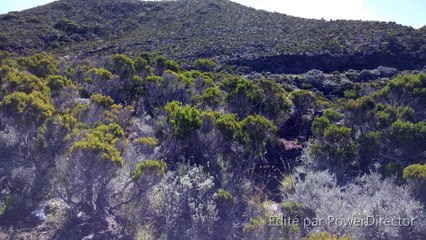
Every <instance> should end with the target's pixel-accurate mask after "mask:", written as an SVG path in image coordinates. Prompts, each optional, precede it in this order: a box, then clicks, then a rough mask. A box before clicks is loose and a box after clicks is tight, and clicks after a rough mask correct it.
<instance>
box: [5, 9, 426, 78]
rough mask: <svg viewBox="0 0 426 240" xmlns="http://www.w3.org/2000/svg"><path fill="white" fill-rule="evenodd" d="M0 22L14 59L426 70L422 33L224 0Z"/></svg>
mask: <svg viewBox="0 0 426 240" xmlns="http://www.w3.org/2000/svg"><path fill="white" fill-rule="evenodd" d="M0 23H1V25H2V26H3V28H2V30H0V49H3V50H8V51H13V52H17V53H19V54H27V53H33V52H37V51H44V50H48V51H53V52H56V53H60V54H68V55H79V56H97V55H107V54H110V53H112V52H114V53H115V52H123V53H130V54H131V55H132V54H134V53H135V52H139V51H157V52H160V53H162V54H165V55H167V56H168V57H171V58H173V59H178V60H182V61H184V62H185V61H186V62H188V63H190V62H192V61H193V60H195V59H196V58H215V59H216V60H218V61H219V62H222V63H226V64H231V65H239V66H246V67H249V68H250V69H252V70H255V71H259V72H261V71H269V72H275V73H279V72H286V73H301V72H306V71H308V70H310V69H313V68H316V69H320V70H323V71H326V72H332V71H334V70H339V71H342V70H347V69H351V68H353V69H374V68H376V67H378V66H381V65H383V66H389V67H395V68H397V69H399V70H405V69H421V68H423V66H424V65H426V28H422V29H418V30H416V29H413V28H411V27H406V26H402V25H398V24H396V23H384V22H363V21H343V20H339V21H324V20H312V19H303V18H297V17H291V16H288V15H284V14H279V13H270V12H266V11H259V10H255V9H253V8H249V7H245V6H242V5H240V4H237V3H234V2H231V1H228V0H207V1H206V0H203V1H201V0H180V1H155V2H152V1H149V2H146V1H136V0H89V1H87V0H86V1H83V0H72V1H65V0H60V1H56V2H54V3H51V4H48V5H45V6H41V7H37V8H33V9H30V10H27V11H22V12H11V13H8V14H6V15H2V16H1V17H0Z"/></svg>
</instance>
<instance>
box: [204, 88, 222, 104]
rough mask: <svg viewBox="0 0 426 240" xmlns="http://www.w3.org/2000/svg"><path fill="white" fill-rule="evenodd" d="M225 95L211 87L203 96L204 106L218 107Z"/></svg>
mask: <svg viewBox="0 0 426 240" xmlns="http://www.w3.org/2000/svg"><path fill="white" fill-rule="evenodd" d="M222 98H223V93H222V91H220V89H218V88H216V87H210V88H207V89H206V90H204V92H203V94H202V95H201V101H202V102H203V104H205V105H207V106H211V107H215V106H218V105H219V104H220V103H221V102H222Z"/></svg>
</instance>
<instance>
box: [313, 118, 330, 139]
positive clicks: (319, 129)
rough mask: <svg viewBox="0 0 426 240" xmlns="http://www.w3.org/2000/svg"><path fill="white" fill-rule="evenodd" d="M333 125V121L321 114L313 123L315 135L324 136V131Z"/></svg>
mask: <svg viewBox="0 0 426 240" xmlns="http://www.w3.org/2000/svg"><path fill="white" fill-rule="evenodd" d="M330 125H331V121H330V120H329V119H328V118H327V117H325V116H321V117H318V118H315V120H314V122H313V123H312V127H311V128H312V133H313V134H314V136H315V137H318V138H320V137H322V136H324V131H325V129H327V128H328V127H329V126H330Z"/></svg>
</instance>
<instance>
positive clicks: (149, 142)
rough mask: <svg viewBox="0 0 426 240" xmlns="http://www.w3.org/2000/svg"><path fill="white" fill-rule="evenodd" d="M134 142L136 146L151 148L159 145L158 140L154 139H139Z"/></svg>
mask: <svg viewBox="0 0 426 240" xmlns="http://www.w3.org/2000/svg"><path fill="white" fill-rule="evenodd" d="M134 142H135V143H137V144H142V145H146V146H151V147H155V146H157V145H158V143H159V141H158V139H157V138H155V137H141V138H137V139H136V140H135V141H134Z"/></svg>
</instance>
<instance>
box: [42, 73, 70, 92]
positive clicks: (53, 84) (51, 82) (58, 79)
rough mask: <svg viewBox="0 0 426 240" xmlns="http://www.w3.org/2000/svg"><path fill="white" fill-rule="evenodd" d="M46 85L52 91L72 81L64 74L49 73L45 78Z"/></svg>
mask: <svg viewBox="0 0 426 240" xmlns="http://www.w3.org/2000/svg"><path fill="white" fill-rule="evenodd" d="M47 82H48V86H49V87H50V89H51V90H52V91H59V90H61V89H62V88H64V87H66V86H70V85H71V84H72V82H71V81H70V80H69V79H68V78H67V77H64V76H60V75H51V76H49V77H48V78H47Z"/></svg>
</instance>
